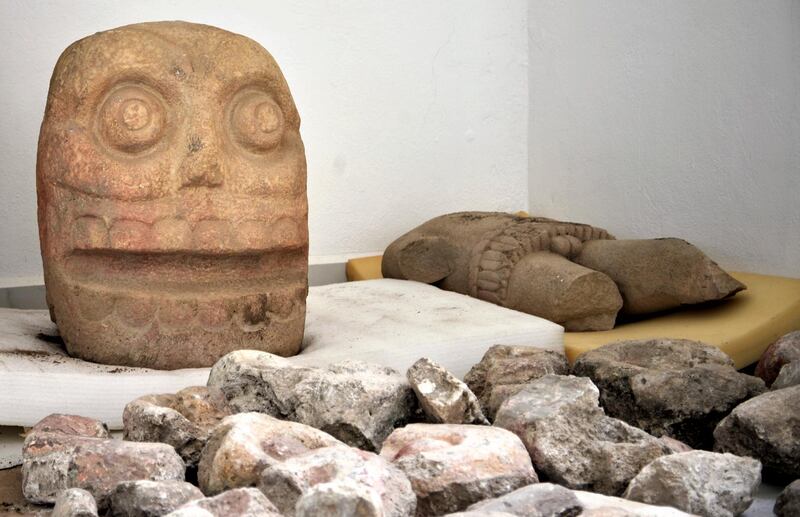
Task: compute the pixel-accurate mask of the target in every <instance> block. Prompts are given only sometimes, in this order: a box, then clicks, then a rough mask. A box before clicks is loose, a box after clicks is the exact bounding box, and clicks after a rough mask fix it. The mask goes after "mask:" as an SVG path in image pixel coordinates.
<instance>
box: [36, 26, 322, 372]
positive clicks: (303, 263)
mask: <svg viewBox="0 0 800 517" xmlns="http://www.w3.org/2000/svg"><path fill="white" fill-rule="evenodd" d="M299 127H300V118H299V115H298V113H297V109H296V107H295V105H294V101H293V100H292V96H291V93H290V92H289V88H288V86H287V84H286V81H285V80H284V78H283V75H282V74H281V71H280V69H279V68H278V65H277V64H276V63H275V61H274V60H273V59H272V57H271V56H270V55H269V54H268V53H267V52H266V51H265V50H264V49H263V48H262V47H260V46H259V45H258V44H257V43H255V42H254V41H252V40H249V39H247V38H245V37H243V36H239V35H236V34H232V33H229V32H226V31H223V30H220V29H217V28H214V27H209V26H204V25H195V24H189V23H183V22H160V23H144V24H138V25H131V26H126V27H121V28H119V29H114V30H110V31H106V32H102V33H98V34H95V35H93V36H90V37H88V38H85V39H82V40H80V41H78V42H76V43H74V44H73V45H71V46H70V47H69V48H68V49H67V50H65V51H64V53H63V54H62V56H61V57H60V59H59V61H58V63H57V65H56V68H55V71H54V73H53V78H52V80H51V84H50V92H49V95H48V102H47V108H46V111H45V118H44V122H43V123H42V129H41V133H40V139H39V154H38V160H37V192H38V200H39V233H40V241H41V247H42V257H43V262H44V268H45V282H46V287H47V297H48V304H49V305H50V308H51V314H52V315H53V318H54V321H56V323H57V324H58V327H59V331H60V332H61V335H62V337H63V339H64V341H65V343H66V346H67V349H68V351H69V352H70V353H71V354H73V355H77V356H79V357H82V358H84V359H88V360H92V361H97V362H103V363H112V364H121V365H137V366H148V367H154V368H170V369H171V368H179V367H190V366H210V365H211V364H213V363H214V362H215V361H216V359H217V358H219V357H221V356H222V355H224V354H226V353H227V352H230V351H232V350H235V349H240V348H252V349H259V350H264V351H268V352H272V353H276V354H280V355H291V354H294V353H296V352H297V351H298V350H299V347H300V344H301V341H302V336H303V325H304V320H305V298H306V292H307V256H308V229H307V200H306V163H305V153H304V149H303V143H302V140H301V138H300V133H299Z"/></svg>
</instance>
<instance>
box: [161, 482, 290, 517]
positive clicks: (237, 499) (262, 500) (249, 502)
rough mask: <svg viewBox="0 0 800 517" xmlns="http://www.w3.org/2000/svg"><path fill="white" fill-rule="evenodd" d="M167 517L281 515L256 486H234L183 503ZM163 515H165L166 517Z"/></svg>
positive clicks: (275, 516)
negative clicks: (216, 493)
mask: <svg viewBox="0 0 800 517" xmlns="http://www.w3.org/2000/svg"><path fill="white" fill-rule="evenodd" d="M166 516H169V517H281V514H280V513H279V512H278V509H277V508H275V505H274V504H272V502H270V500H269V499H267V497H266V496H265V495H264V494H262V493H261V492H260V491H259V490H258V489H256V488H235V489H233V490H228V491H227V492H223V493H221V494H219V495H217V496H215V497H206V498H205V499H198V500H196V501H191V502H189V503H186V504H184V505H183V506H181V507H180V508H178V509H177V510H175V511H174V512H170V513H168V514H166ZM166 516H165V517H166Z"/></svg>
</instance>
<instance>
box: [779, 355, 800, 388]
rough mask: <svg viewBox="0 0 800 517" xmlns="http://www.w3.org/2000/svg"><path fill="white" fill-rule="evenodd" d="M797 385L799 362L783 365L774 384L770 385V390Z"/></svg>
mask: <svg viewBox="0 0 800 517" xmlns="http://www.w3.org/2000/svg"><path fill="white" fill-rule="evenodd" d="M798 384H800V360H797V361H792V362H791V363H786V364H784V365H783V367H782V368H781V371H780V373H778V377H777V378H776V379H775V382H773V383H772V389H775V390H779V389H781V388H788V387H789V386H797V385H798Z"/></svg>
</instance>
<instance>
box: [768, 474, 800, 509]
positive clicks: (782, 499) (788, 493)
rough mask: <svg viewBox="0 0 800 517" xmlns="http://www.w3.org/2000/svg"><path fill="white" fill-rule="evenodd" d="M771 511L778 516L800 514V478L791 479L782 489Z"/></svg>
mask: <svg viewBox="0 0 800 517" xmlns="http://www.w3.org/2000/svg"><path fill="white" fill-rule="evenodd" d="M773 511H774V512H775V515H777V516H778V517H796V516H798V515H800V479H796V480H794V481H792V482H791V483H790V484H789V485H787V486H786V488H784V489H783V491H782V492H781V494H780V495H779V496H778V499H777V500H776V501H775V508H774V509H773Z"/></svg>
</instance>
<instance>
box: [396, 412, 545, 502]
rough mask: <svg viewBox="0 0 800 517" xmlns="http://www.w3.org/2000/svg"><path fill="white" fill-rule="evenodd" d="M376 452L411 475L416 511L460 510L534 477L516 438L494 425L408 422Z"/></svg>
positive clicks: (507, 490) (530, 481) (528, 461)
mask: <svg viewBox="0 0 800 517" xmlns="http://www.w3.org/2000/svg"><path fill="white" fill-rule="evenodd" d="M381 456H383V457H384V458H386V459H387V460H389V461H391V462H392V463H394V465H396V466H397V467H398V468H400V470H402V471H403V472H404V473H405V475H406V476H407V477H408V479H409V480H410V481H411V487H412V488H413V490H414V492H415V493H416V495H417V511H416V514H417V515H418V516H426V515H441V514H443V513H447V512H456V511H460V510H464V509H466V508H467V507H468V506H470V505H471V504H473V503H476V502H478V501H481V500H483V499H487V498H490V497H497V496H500V495H503V494H506V493H508V492H511V491H513V490H515V489H517V488H519V487H521V486H525V485H529V484H531V483H535V482H537V481H538V478H537V476H536V472H534V470H533V466H532V465H531V460H530V458H529V457H528V454H527V452H526V450H525V447H524V446H523V444H522V443H521V442H520V440H519V438H517V437H516V436H514V435H513V434H512V433H510V432H508V431H506V430H504V429H499V428H496V427H488V426H478V425H456V424H410V425H407V426H406V427H403V428H400V429H396V430H395V431H394V432H393V433H392V434H391V435H390V436H389V438H387V439H386V441H385V442H384V444H383V449H381Z"/></svg>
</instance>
